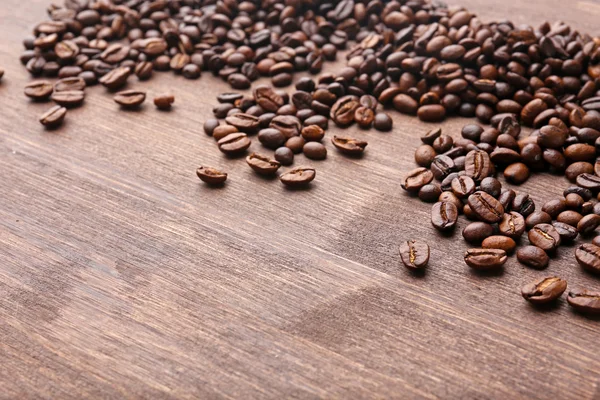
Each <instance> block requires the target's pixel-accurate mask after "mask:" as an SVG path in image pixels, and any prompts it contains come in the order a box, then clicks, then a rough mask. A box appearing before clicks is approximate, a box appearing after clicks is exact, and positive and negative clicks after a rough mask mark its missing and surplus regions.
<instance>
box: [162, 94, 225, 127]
mask: <svg viewBox="0 0 600 400" xmlns="http://www.w3.org/2000/svg"><path fill="white" fill-rule="evenodd" d="M174 102H175V96H173V95H172V94H161V95H159V96H156V97H155V98H154V105H155V106H156V108H158V109H159V110H165V111H166V110H170V109H171V107H172V106H173V103H174ZM217 122H218V121H217ZM205 127H206V125H205ZM205 131H206V129H205Z"/></svg>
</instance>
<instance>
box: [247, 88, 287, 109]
mask: <svg viewBox="0 0 600 400" xmlns="http://www.w3.org/2000/svg"><path fill="white" fill-rule="evenodd" d="M253 95H254V100H255V101H256V104H258V105H259V106H261V107H262V108H263V109H264V110H265V111H268V112H276V111H277V110H278V109H279V108H280V107H282V106H283V105H284V103H283V98H282V97H281V96H280V95H278V94H277V93H276V92H275V91H274V90H273V89H271V88H270V87H268V86H264V85H263V86H258V87H257V88H256V89H254V92H253Z"/></svg>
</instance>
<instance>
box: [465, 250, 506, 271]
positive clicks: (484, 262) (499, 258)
mask: <svg viewBox="0 0 600 400" xmlns="http://www.w3.org/2000/svg"><path fill="white" fill-rule="evenodd" d="M464 258H465V263H467V265H468V266H469V267H471V268H473V269H476V270H491V269H496V268H499V267H501V266H502V265H504V263H505V262H506V260H507V257H506V252H505V251H504V250H500V249H469V250H467V252H466V253H465V257H464Z"/></svg>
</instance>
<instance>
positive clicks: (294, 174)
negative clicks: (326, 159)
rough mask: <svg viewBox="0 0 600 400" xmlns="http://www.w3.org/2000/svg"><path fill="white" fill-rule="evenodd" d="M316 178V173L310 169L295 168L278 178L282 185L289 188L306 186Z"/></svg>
mask: <svg viewBox="0 0 600 400" xmlns="http://www.w3.org/2000/svg"><path fill="white" fill-rule="evenodd" d="M315 177H316V171H315V169H314V168H311V167H297V168H294V169H291V170H289V171H287V172H285V173H283V174H281V175H280V176H279V180H280V181H281V183H283V184H284V185H286V186H288V187H291V188H299V187H303V186H306V185H307V184H309V183H310V182H312V181H313V180H314V179H315Z"/></svg>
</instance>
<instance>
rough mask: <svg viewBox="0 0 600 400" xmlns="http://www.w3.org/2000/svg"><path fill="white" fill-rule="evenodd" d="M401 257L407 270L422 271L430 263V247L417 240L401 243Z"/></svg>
mask: <svg viewBox="0 0 600 400" xmlns="http://www.w3.org/2000/svg"><path fill="white" fill-rule="evenodd" d="M400 257H401V258H402V262H403V263H404V265H405V266H406V267H407V268H411V269H422V268H425V267H426V266H427V263H428V262H429V246H428V245H427V244H426V243H423V242H420V241H417V240H407V241H403V242H402V243H400Z"/></svg>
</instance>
